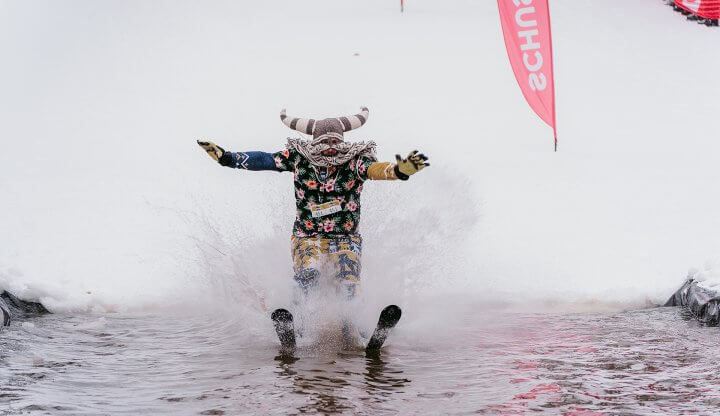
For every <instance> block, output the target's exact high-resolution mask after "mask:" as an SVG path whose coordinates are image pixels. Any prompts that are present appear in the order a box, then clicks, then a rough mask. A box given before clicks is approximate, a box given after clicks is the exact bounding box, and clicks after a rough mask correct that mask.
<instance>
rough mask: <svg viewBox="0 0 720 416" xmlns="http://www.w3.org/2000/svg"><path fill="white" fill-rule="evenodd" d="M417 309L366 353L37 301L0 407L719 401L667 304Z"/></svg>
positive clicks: (315, 409)
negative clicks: (434, 313) (621, 308)
mask: <svg viewBox="0 0 720 416" xmlns="http://www.w3.org/2000/svg"><path fill="white" fill-rule="evenodd" d="M414 316H415V319H413V317H414ZM421 316H422V315H421V314H419V313H414V312H413V311H412V310H409V311H408V312H407V314H406V315H405V317H404V318H403V319H405V318H408V319H407V320H405V321H404V322H402V323H401V325H400V326H399V327H398V328H397V332H396V333H394V334H393V335H392V337H391V339H390V342H389V344H390V345H389V346H388V348H386V349H385V350H384V351H383V353H382V354H380V355H378V356H374V357H367V356H365V354H364V352H363V351H362V350H353V351H342V350H340V349H335V348H332V347H327V346H326V345H318V344H308V345H302V344H301V346H300V348H299V349H298V351H297V353H296V354H295V356H293V357H287V356H278V349H277V345H276V342H275V340H274V339H273V333H272V327H271V325H270V324H269V323H268V322H265V321H258V322H254V323H250V322H249V321H248V320H247V319H229V318H227V319H225V320H223V319H218V318H217V317H213V318H209V317H202V318H198V317H196V318H192V319H188V318H181V317H175V318H171V317H166V316H163V317H160V316H139V317H129V316H124V317H111V316H106V317H98V316H64V315H52V316H47V317H42V318H36V319H33V320H30V321H26V322H25V323H24V324H23V323H14V324H13V326H11V327H10V328H9V329H8V330H5V331H3V332H2V333H0V414H53V415H54V414H61V415H62V414H68V415H102V414H132V415H137V414H153V415H155V414H173V415H176V414H181V415H182V414H205V415H212V414H214V415H220V414H228V415H230V414H232V415H234V414H277V415H284V414H338V413H345V414H366V415H377V414H423V415H424V414H487V415H500V414H502V415H525V414H528V415H529V414H540V413H546V414H560V415H568V416H569V415H575V416H581V415H582V416H588V415H601V414H612V415H655V414H700V415H705V414H718V411H719V410H720V387H718V386H720V376H719V374H720V364H719V363H718V360H717V359H716V351H717V348H718V347H717V346H718V345H719V344H720V328H710V327H704V326H702V325H700V324H698V323H697V322H695V321H694V320H693V319H692V317H690V316H689V315H687V314H686V313H683V312H682V311H681V310H678V309H674V308H657V309H646V310H639V311H630V312H621V313H603V314H598V313H595V314H518V313H516V314H507V313H504V314H493V313H491V312H490V311H488V312H487V313H481V314H477V313H476V314H472V315H471V314H461V316H467V317H468V318H467V319H454V320H448V319H435V320H429V319H421V318H420V317H421ZM425 316H427V315H425ZM478 316H480V317H478ZM448 322H452V324H448Z"/></svg>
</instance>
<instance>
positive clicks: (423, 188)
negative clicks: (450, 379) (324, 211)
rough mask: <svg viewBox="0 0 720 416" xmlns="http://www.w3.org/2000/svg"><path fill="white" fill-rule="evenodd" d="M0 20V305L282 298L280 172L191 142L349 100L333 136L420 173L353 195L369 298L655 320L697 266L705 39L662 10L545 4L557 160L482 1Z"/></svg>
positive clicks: (712, 94)
mask: <svg viewBox="0 0 720 416" xmlns="http://www.w3.org/2000/svg"><path fill="white" fill-rule="evenodd" d="M3 6H4V13H2V15H1V16H0V54H2V57H3V65H2V66H1V67H0V90H2V91H3V94H2V95H1V96H0V137H2V138H1V139H0V140H1V141H2V148H3V151H2V152H1V153H0V191H1V192H2V199H1V202H2V212H3V215H2V216H0V236H2V238H0V287H3V288H10V289H14V290H17V291H19V292H21V293H22V294H24V295H26V296H30V297H35V298H38V299H41V300H42V301H44V302H45V303H47V304H48V305H49V306H50V307H51V309H54V310H80V311H122V310H141V309H143V308H160V307H170V306H171V305H173V304H175V303H182V302H183V300H184V299H188V298H193V299H198V298H202V299H207V300H208V302H209V303H212V302H213V300H214V299H215V300H216V299H218V297H219V296H220V297H221V298H222V301H223V302H226V303H229V304H235V303H248V304H249V305H250V306H249V307H255V308H262V307H263V306H262V305H264V304H265V303H266V302H267V303H268V304H273V303H282V299H284V298H286V297H287V296H288V290H289V289H288V286H289V285H290V279H289V276H290V270H291V269H290V261H289V256H288V253H289V229H290V225H291V222H292V218H293V207H292V193H291V181H290V180H289V177H286V176H282V175H275V174H272V173H267V172H259V173H256V172H242V171H231V170H229V169H221V168H219V167H218V166H215V165H213V164H212V163H211V162H210V160H209V159H208V158H207V156H205V155H204V153H203V152H202V151H201V149H199V148H198V147H197V145H196V144H195V140H196V139H198V138H210V139H212V140H214V141H215V142H217V143H218V144H220V145H221V146H224V147H225V148H227V149H232V150H266V151H275V150H278V149H280V148H281V147H282V145H283V142H284V139H285V137H287V136H289V135H291V134H292V133H291V132H290V131H289V130H288V129H287V128H286V127H285V126H284V125H283V124H282V123H281V122H280V121H279V117H278V114H279V111H280V109H282V108H287V109H288V113H289V114H291V115H298V116H305V117H318V118H319V117H323V116H336V115H340V114H344V113H354V112H356V111H357V110H358V109H359V107H360V106H361V105H367V106H368V107H369V108H370V120H369V122H368V124H367V125H366V126H364V127H362V129H360V130H358V131H355V132H352V133H349V134H348V135H347V137H348V138H349V139H351V140H360V139H368V138H369V139H374V140H376V141H377V142H378V144H379V152H380V156H381V158H383V159H386V160H392V159H393V156H394V155H395V153H406V152H408V151H410V150H412V149H414V148H419V149H421V150H422V151H423V152H424V153H426V154H427V155H429V156H430V159H431V164H432V166H431V168H429V169H427V170H426V171H423V172H421V173H420V174H419V175H418V176H417V177H413V178H412V180H411V181H409V182H408V183H405V184H385V183H372V184H370V185H369V186H368V187H367V191H366V195H365V196H364V200H363V204H364V210H363V224H362V229H363V233H364V239H365V250H364V251H365V252H364V260H363V261H364V265H363V267H364V270H363V274H364V276H365V277H364V279H365V283H364V285H365V288H366V291H367V294H368V296H371V297H374V298H376V299H377V302H381V301H382V300H384V299H383V297H385V298H387V299H392V298H394V297H397V296H407V295H408V293H433V294H440V293H464V294H466V295H467V296H471V297H477V298H481V297H493V296H500V295H502V294H504V293H513V294H514V296H517V297H518V298H519V299H523V298H555V299H558V298H560V299H571V300H578V299H604V300H611V301H618V300H621V301H625V300H626V301H628V302H639V301H640V300H644V299H645V298H651V299H658V300H664V298H666V297H667V296H669V295H670V294H671V293H672V292H673V291H674V290H675V289H676V288H677V286H678V280H679V278H680V277H682V276H683V275H684V272H685V270H686V269H687V267H688V266H691V265H697V264H702V263H703V262H704V261H706V259H708V258H713V257H714V256H716V255H717V253H718V252H720V233H718V232H717V230H718V229H720V216H718V215H717V206H718V203H719V202H720V190H719V189H720V188H719V187H718V186H717V183H718V180H719V179H720V165H719V164H718V163H717V155H718V154H719V153H718V152H719V151H720V141H719V140H718V127H717V115H718V114H719V113H720V101H719V99H718V98H719V93H720V85H719V84H718V81H717V73H718V71H719V69H720V48H718V41H719V39H720V38H719V37H718V36H719V32H718V31H717V30H713V29H712V28H706V27H704V26H699V25H695V24H691V23H689V22H686V21H685V20H684V19H683V18H681V17H680V16H678V15H677V14H676V13H673V12H672V11H671V9H670V8H668V7H666V6H664V5H663V3H662V2H661V1H658V0H652V1H651V0H637V1H633V2H627V1H620V0H607V1H604V2H571V1H568V2H553V4H552V5H551V6H552V7H551V13H552V21H553V36H554V39H555V42H554V52H555V69H556V86H557V100H558V101H557V104H558V107H557V112H558V133H559V141H560V147H559V152H557V153H554V152H553V151H552V149H553V148H552V132H551V130H550V129H549V128H548V127H547V126H545V125H544V124H543V123H542V122H541V121H540V120H538V118H537V117H536V116H535V115H534V114H533V113H532V112H531V110H530V109H529V108H528V106H527V105H526V103H525V102H524V100H523V97H522V94H521V93H520V91H519V89H518V87H517V85H516V83H515V80H514V78H513V75H512V71H511V70H510V67H509V64H508V62H507V56H506V52H505V50H504V45H503V42H502V34H501V31H500V25H499V21H498V16H497V10H496V7H497V6H496V4H495V2H493V1H485V2H478V1H469V0H453V1H429V0H412V1H408V2H406V5H405V12H404V13H402V14H401V13H400V12H399V5H398V4H397V2H392V1H379V0H366V1H362V2H361V1H343V2H339V1H331V0H313V1H307V2H296V1H295V2H293V1H288V0H278V1H274V2H249V1H247V2H228V1H214V2H202V3H199V2H192V1H173V2H169V1H154V2H144V1H123V2H120V1H117V2H94V1H79V0H73V1H63V2H56V1H49V0H45V1H39V0H38V1H32V2H4V3H3ZM88 292H90V293H88ZM253 305H254V306H253Z"/></svg>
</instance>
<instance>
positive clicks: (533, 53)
mask: <svg viewBox="0 0 720 416" xmlns="http://www.w3.org/2000/svg"><path fill="white" fill-rule="evenodd" d="M498 8H499V9H500V22H501V24H502V30H503V36H504V38H505V47H506V48H507V52H508V57H509V58H510V65H511V66H512V69H513V72H514V73H515V78H516V79H517V81H518V84H519V85H520V90H522V93H523V95H524V96H525V99H526V100H527V102H528V104H530V107H531V108H532V109H533V110H534V111H535V113H537V115H538V116H539V117H540V118H541V119H542V120H543V121H544V122H546V123H547V124H548V125H550V127H552V128H553V131H554V132H555V148H556V149H557V129H556V123H555V80H554V77H553V59H552V35H551V34H550V10H549V8H548V0H498Z"/></svg>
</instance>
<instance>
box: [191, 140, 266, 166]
mask: <svg viewBox="0 0 720 416" xmlns="http://www.w3.org/2000/svg"><path fill="white" fill-rule="evenodd" d="M197 143H198V145H200V147H202V148H203V149H204V150H205V151H206V152H207V154H208V155H209V156H210V157H211V158H213V159H214V160H215V161H216V162H218V163H219V164H221V165H222V166H227V167H230V168H237V169H247V170H280V169H279V168H278V166H277V165H276V164H275V159H274V157H273V154H272V153H266V152H228V151H226V150H225V149H223V148H222V147H220V146H218V145H216V144H215V143H213V142H201V141H199V140H198V142H197Z"/></svg>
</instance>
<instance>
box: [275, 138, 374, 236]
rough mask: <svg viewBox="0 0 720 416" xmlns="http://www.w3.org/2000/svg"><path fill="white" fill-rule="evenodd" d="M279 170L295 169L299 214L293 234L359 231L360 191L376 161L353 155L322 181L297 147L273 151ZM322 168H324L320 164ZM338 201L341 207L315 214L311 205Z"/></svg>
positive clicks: (348, 233)
mask: <svg viewBox="0 0 720 416" xmlns="http://www.w3.org/2000/svg"><path fill="white" fill-rule="evenodd" d="M273 158H274V159H275V166H276V167H277V170H278V171H288V172H292V173H293V175H294V181H295V204H296V207H297V212H298V216H297V218H296V220H295V226H294V227H293V234H294V235H296V236H298V237H305V236H308V237H312V236H339V235H352V234H357V232H358V224H359V223H360V193H361V192H362V187H363V185H362V184H363V182H364V181H365V180H366V179H367V169H368V167H369V166H370V164H371V163H373V161H371V160H367V159H365V158H362V157H360V158H355V159H351V160H350V161H348V162H347V163H345V164H344V165H341V166H338V167H337V168H335V169H330V170H329V172H328V173H327V179H326V180H325V181H321V180H320V178H319V177H318V174H317V173H316V168H315V167H313V166H312V164H311V163H310V162H309V161H308V160H307V159H305V157H303V156H302V155H301V154H299V153H298V152H297V151H296V150H294V149H285V150H283V151H280V152H277V153H275V154H274V155H273ZM317 169H322V168H317ZM333 201H339V202H340V206H341V208H342V209H341V210H340V211H338V212H335V213H330V214H327V215H323V216H318V217H313V215H312V208H311V207H313V206H314V207H316V209H317V206H319V205H321V204H324V203H328V202H333Z"/></svg>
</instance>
